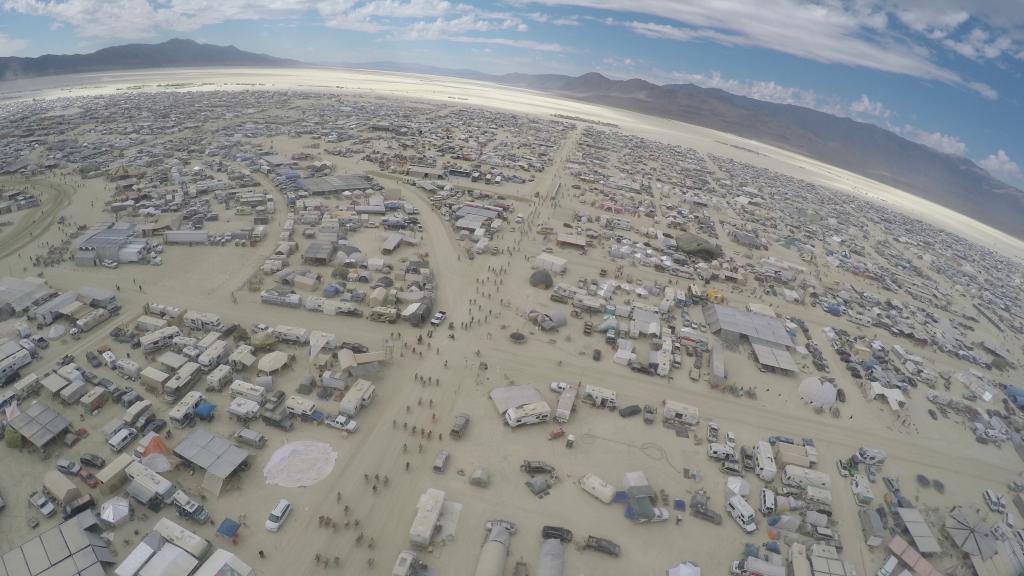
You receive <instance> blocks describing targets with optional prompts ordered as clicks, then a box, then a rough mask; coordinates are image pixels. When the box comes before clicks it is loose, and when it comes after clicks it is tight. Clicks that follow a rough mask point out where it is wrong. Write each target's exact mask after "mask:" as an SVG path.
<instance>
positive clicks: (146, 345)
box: [139, 326, 181, 354]
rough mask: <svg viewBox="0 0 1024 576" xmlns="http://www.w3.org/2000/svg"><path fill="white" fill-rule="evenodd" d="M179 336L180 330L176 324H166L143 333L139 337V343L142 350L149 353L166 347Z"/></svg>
mask: <svg viewBox="0 0 1024 576" xmlns="http://www.w3.org/2000/svg"><path fill="white" fill-rule="evenodd" d="M179 336H181V330H179V329H178V327H177V326H167V327H165V328H160V329H159V330H154V331H153V332H150V333H149V334H145V335H143V336H142V337H140V338H139V344H140V345H141V346H142V352H143V353H145V354H149V353H151V352H156V351H157V350H160V349H162V348H167V347H168V346H170V345H171V344H173V343H174V339H175V338H177V337H179Z"/></svg>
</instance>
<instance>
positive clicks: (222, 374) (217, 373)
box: [206, 364, 231, 392]
mask: <svg viewBox="0 0 1024 576" xmlns="http://www.w3.org/2000/svg"><path fill="white" fill-rule="evenodd" d="M230 381H231V366H228V365H227V364H221V365H220V366H217V367H216V368H214V369H213V371H212V372H210V373H209V374H207V375H206V390H207V391H216V392H220V391H221V390H223V389H224V387H225V386H227V384H228V382H230Z"/></svg>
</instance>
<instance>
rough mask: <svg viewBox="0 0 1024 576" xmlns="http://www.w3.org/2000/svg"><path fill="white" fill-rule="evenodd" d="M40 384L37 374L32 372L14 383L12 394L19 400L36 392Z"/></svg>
mask: <svg viewBox="0 0 1024 576" xmlns="http://www.w3.org/2000/svg"><path fill="white" fill-rule="evenodd" d="M41 385H42V381H41V380H39V376H36V374H35V372H33V373H31V374H29V375H28V376H25V377H24V378H22V379H21V380H18V381H17V382H15V383H14V394H15V396H17V397H18V399H19V400H23V399H25V398H28V397H29V396H31V395H33V394H35V393H36V392H38V391H39V387H40V386H41Z"/></svg>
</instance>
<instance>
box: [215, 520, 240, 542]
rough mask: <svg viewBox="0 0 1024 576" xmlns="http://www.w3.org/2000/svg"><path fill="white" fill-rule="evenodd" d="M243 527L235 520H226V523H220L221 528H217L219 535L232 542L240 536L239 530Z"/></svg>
mask: <svg viewBox="0 0 1024 576" xmlns="http://www.w3.org/2000/svg"><path fill="white" fill-rule="evenodd" d="M241 527H242V525H241V524H239V523H238V522H236V521H235V520H232V519H231V518H225V519H224V521H223V522H221V523H220V526H219V527H217V535H218V536H223V537H225V538H227V539H229V540H230V539H232V538H234V537H235V536H237V535H238V529H239V528H241Z"/></svg>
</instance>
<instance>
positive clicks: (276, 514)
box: [264, 498, 292, 532]
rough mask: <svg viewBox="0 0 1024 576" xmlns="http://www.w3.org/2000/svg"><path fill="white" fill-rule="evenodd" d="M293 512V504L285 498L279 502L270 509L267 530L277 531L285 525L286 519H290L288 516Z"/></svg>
mask: <svg viewBox="0 0 1024 576" xmlns="http://www.w3.org/2000/svg"><path fill="white" fill-rule="evenodd" d="M291 513H292V505H291V503H290V502H288V501H287V500H285V499H284V498H282V499H280V500H279V501H278V502H277V506H274V509H273V510H271V511H270V514H269V515H268V516H267V522H266V524H265V525H264V526H265V527H266V529H267V532H277V531H278V530H280V529H281V526H282V525H284V521H285V520H287V519H288V516H289V515H290V514H291Z"/></svg>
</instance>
